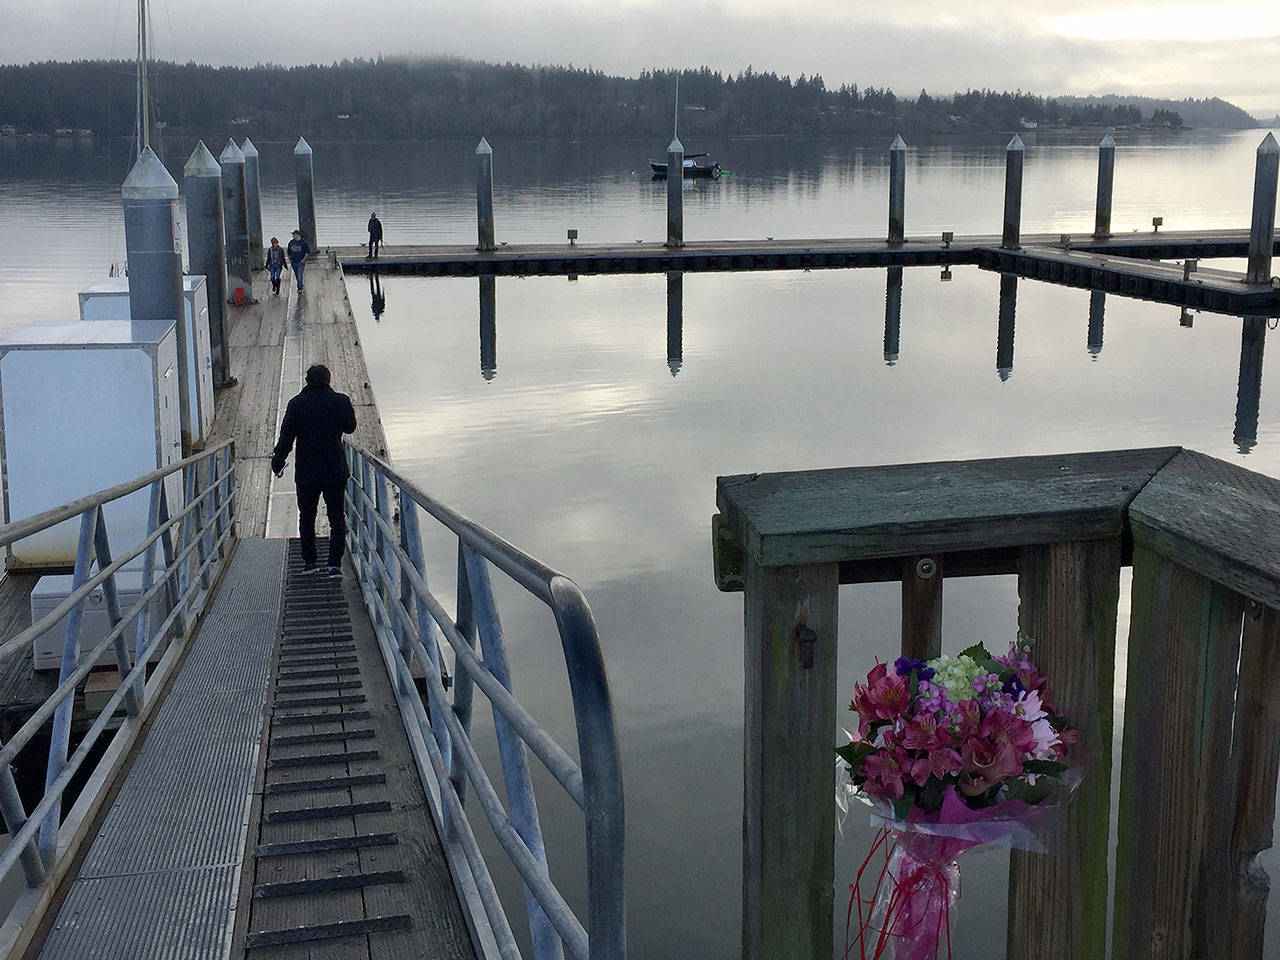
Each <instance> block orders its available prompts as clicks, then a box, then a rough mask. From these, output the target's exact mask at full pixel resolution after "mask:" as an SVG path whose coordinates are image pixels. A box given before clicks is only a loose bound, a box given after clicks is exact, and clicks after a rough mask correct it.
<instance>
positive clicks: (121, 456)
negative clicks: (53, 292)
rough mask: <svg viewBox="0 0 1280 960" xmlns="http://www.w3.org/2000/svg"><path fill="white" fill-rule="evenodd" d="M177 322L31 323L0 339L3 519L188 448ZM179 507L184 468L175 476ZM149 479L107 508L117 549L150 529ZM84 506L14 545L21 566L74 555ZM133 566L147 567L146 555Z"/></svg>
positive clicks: (146, 469)
mask: <svg viewBox="0 0 1280 960" xmlns="http://www.w3.org/2000/svg"><path fill="white" fill-rule="evenodd" d="M177 361H178V354H177V346H176V345H175V337H174V325H173V324H172V323H169V322H167V321H164V320H140V321H138V322H137V323H128V322H123V321H103V322H102V323H76V322H71V323H41V324H33V325H32V326H29V327H25V328H23V329H22V330H19V331H17V332H16V333H14V334H12V335H11V336H9V337H7V338H5V339H4V340H0V470H2V472H3V487H4V508H5V519H6V520H16V519H20V518H22V517H29V516H31V515H32V514H36V513H40V512H41V511H44V510H48V509H51V508H52V507H57V506H61V505H62V504H64V503H68V502H70V501H72V500H77V499H79V498H80V497H85V496H88V495H89V494H91V493H95V492H97V491H99V490H104V489H106V488H107V487H113V486H115V485H116V484H119V483H124V482H125V481H128V480H133V479H136V478H137V477H140V476H142V475H143V474H147V473H150V472H152V471H153V470H155V469H157V468H158V467H163V466H167V465H168V464H171V463H175V462H176V461H177V460H179V459H181V440H180V437H179V425H178V377H177ZM165 492H166V496H167V498H168V503H169V511H170V513H171V514H174V513H178V512H179V511H180V510H181V505H182V495H183V490H182V477H181V476H180V474H179V473H175V474H174V475H172V476H171V477H169V478H168V479H167V480H166V482H165ZM149 504H150V494H149V492H148V490H147V489H146V488H143V489H141V490H137V491H135V492H133V493H131V494H129V496H127V497H124V498H122V499H120V500H117V501H114V502H112V503H109V504H107V505H106V507H105V508H104V511H105V514H106V519H107V534H108V536H109V538H110V542H111V548H112V552H113V554H114V555H116V556H119V555H121V554H123V553H124V552H125V551H126V550H128V549H130V548H132V547H134V546H136V545H137V544H138V543H139V542H140V541H141V540H142V538H143V537H144V536H145V535H146V527H147V508H148V506H149ZM79 528H80V521H79V519H78V518H72V519H70V520H66V521H63V522H62V523H60V524H58V525H56V526H53V527H50V528H48V529H46V530H42V531H40V532H39V533H34V534H32V535H31V536H29V537H26V538H24V539H22V540H20V541H18V542H17V543H14V544H11V545H10V546H9V548H8V549H9V553H8V557H7V564H8V566H9V567H10V568H12V569H28V570H53V569H58V568H62V569H61V570H59V572H62V571H63V570H65V569H66V568H69V567H71V566H72V565H73V564H74V563H75V558H76V541H77V538H78V535H79ZM131 565H132V566H134V567H136V568H138V569H141V567H142V558H141V557H138V558H137V559H135V560H134V561H133V562H132V564H131Z"/></svg>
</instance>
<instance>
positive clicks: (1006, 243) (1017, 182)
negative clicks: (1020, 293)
mask: <svg viewBox="0 0 1280 960" xmlns="http://www.w3.org/2000/svg"><path fill="white" fill-rule="evenodd" d="M1026 153H1027V148H1026V146H1025V145H1024V144H1023V142H1022V138H1021V137H1020V136H1018V135H1017V134H1016V133H1015V134H1014V135H1013V139H1012V140H1010V141H1009V143H1008V144H1007V145H1006V146H1005V148H1004V232H1003V234H1002V235H1001V240H1000V246H1002V247H1004V249H1006V250H1017V249H1018V247H1019V238H1020V236H1021V232H1022V162H1023V160H1024V158H1025V157H1026Z"/></svg>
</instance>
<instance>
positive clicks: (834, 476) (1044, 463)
mask: <svg viewBox="0 0 1280 960" xmlns="http://www.w3.org/2000/svg"><path fill="white" fill-rule="evenodd" d="M1176 452H1177V448H1176V447H1163V448H1155V449H1147V450H1117V451H1107V452H1102V453H1088V454H1066V455H1062V456H1051V457H1011V458H1004V459H997V460H968V461H965V460H961V461H951V462H942V463H917V464H903V465H899V466H890V467H856V468H844V469H835V470H805V471H798V472H794V473H770V474H748V475H744V476H732V477H720V478H718V480H717V482H716V501H717V505H718V506H719V509H720V512H721V514H723V516H724V521H725V523H726V524H728V526H729V528H730V529H731V530H732V532H733V535H734V537H735V538H736V539H737V541H738V542H739V543H741V544H742V545H743V549H744V551H745V552H746V553H747V554H749V555H751V556H753V557H754V558H755V559H756V560H757V561H758V562H759V563H761V564H763V565H766V566H774V565H779V566H780V565H787V564H801V563H822V562H827V561H848V560H860V559H869V558H876V557H903V556H911V555H913V554H920V555H925V554H927V555H931V556H936V555H937V554H939V553H948V554H949V553H952V552H956V551H969V550H993V549H1000V548H1006V547H1024V546H1032V545H1035V544H1041V543H1052V542H1057V541H1063V540H1082V539H1101V538H1108V537H1116V536H1119V535H1120V534H1121V532H1122V531H1123V529H1124V519H1125V510H1126V509H1127V507H1128V505H1129V502H1130V501H1131V500H1132V499H1133V497H1134V496H1135V495H1136V494H1137V492H1138V491H1139V490H1140V489H1142V487H1143V486H1144V485H1145V484H1146V483H1147V482H1148V481H1149V480H1150V479H1151V477H1152V476H1154V475H1155V473H1156V471H1157V470H1159V469H1160V468H1161V467H1162V466H1164V464H1166V463H1167V462H1168V461H1169V460H1170V459H1171V458H1172V457H1173V455H1174V454H1175V453H1176Z"/></svg>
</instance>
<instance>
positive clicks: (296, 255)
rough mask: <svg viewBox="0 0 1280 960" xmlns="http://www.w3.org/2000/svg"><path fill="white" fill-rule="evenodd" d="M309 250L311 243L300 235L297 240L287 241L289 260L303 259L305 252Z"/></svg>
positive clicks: (291, 261)
mask: <svg viewBox="0 0 1280 960" xmlns="http://www.w3.org/2000/svg"><path fill="white" fill-rule="evenodd" d="M310 252H311V244H309V243H307V241H306V240H304V239H303V238H302V237H299V238H298V239H297V240H290V241H289V262H290V263H297V262H298V261H299V260H305V259H306V258H307V254H309V253H310Z"/></svg>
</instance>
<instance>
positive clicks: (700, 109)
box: [684, 103, 707, 113]
mask: <svg viewBox="0 0 1280 960" xmlns="http://www.w3.org/2000/svg"><path fill="white" fill-rule="evenodd" d="M684 108H685V109H686V110H692V111H693V112H694V113H706V112H707V108H706V107H704V106H703V105H702V104H700V103H686V104H685V105H684Z"/></svg>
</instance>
